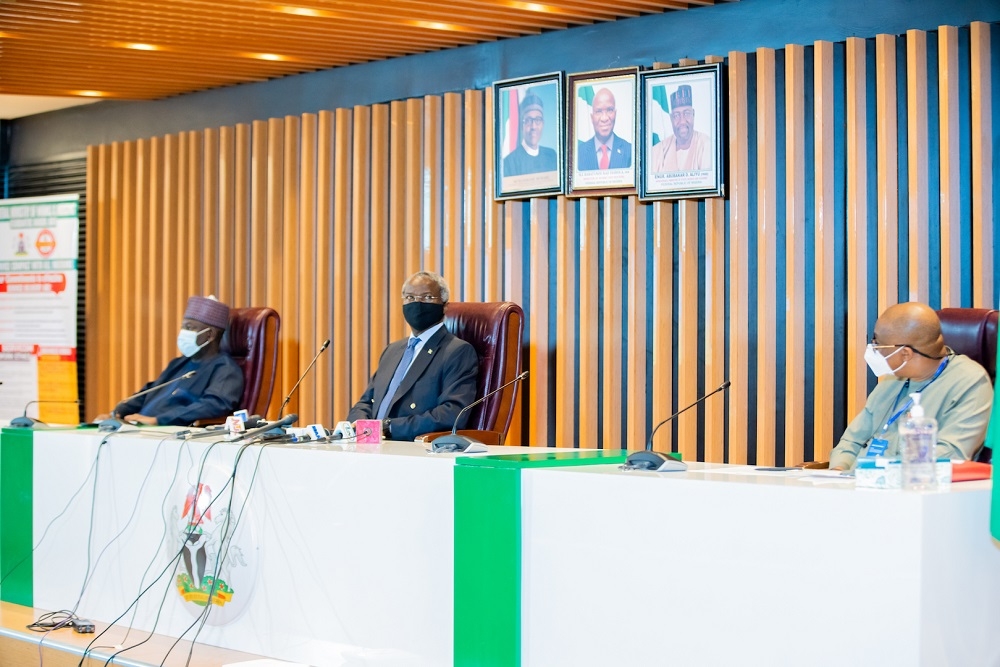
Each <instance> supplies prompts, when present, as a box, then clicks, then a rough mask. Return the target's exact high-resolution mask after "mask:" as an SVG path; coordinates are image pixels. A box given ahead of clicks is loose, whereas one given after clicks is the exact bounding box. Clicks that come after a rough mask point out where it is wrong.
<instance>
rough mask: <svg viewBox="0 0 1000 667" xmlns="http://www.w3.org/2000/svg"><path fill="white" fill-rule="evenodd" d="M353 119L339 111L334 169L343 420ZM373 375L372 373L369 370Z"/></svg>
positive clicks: (336, 366)
mask: <svg viewBox="0 0 1000 667" xmlns="http://www.w3.org/2000/svg"><path fill="white" fill-rule="evenodd" d="M353 127H354V119H353V115H352V112H351V110H350V109H337V116H336V124H335V133H336V134H335V138H334V145H333V149H334V158H333V159H334V166H333V175H334V181H333V299H332V309H333V310H332V312H333V313H334V314H335V317H334V318H333V370H334V375H333V412H334V414H336V415H337V419H343V418H344V416H346V415H347V411H348V409H349V408H350V406H351V405H353V404H354V402H355V401H356V400H357V398H358V397H357V396H354V392H353V391H352V390H351V367H350V363H351V342H352V337H351V331H352V329H353V328H352V327H351V326H350V319H349V318H347V317H342V316H340V314H341V313H349V312H351V311H350V306H351V302H350V287H351V270H350V268H351V267H350V261H351V252H350V251H351V245H350V241H351V239H350V232H351V175H352V163H351V144H352V141H353V139H352V136H353V132H352V130H353ZM368 370H369V371H370V369H368Z"/></svg>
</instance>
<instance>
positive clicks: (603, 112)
mask: <svg viewBox="0 0 1000 667" xmlns="http://www.w3.org/2000/svg"><path fill="white" fill-rule="evenodd" d="M616 113H617V110H616V109H615V96H614V95H613V94H612V93H611V91H610V90H608V89H607V88H601V89H600V90H599V91H597V94H596V95H594V104H593V105H592V106H591V112H590V122H591V123H593V125H594V138H593V139H590V140H589V141H578V142H577V147H576V168H577V169H578V170H579V171H590V170H593V169H622V168H626V167H631V166H632V144H630V143H629V142H627V141H625V140H624V139H622V138H621V137H619V136H618V135H617V134H615V115H616Z"/></svg>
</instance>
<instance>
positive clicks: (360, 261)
mask: <svg viewBox="0 0 1000 667" xmlns="http://www.w3.org/2000/svg"><path fill="white" fill-rule="evenodd" d="M371 121H372V115H371V109H370V108H369V107H363V106H356V107H354V136H353V142H352V143H353V151H352V152H353V155H352V162H351V169H352V170H353V174H352V180H351V193H352V194H351V240H350V246H351V272H350V286H351V289H350V305H349V306H348V308H350V309H352V310H347V311H344V312H353V309H357V314H358V317H355V318H353V319H352V320H351V323H350V326H351V396H355V397H356V396H360V395H361V394H362V392H364V390H365V387H366V386H367V385H368V379H369V377H370V376H371V372H372V370H373V369H374V368H375V367H374V366H373V365H372V360H373V359H375V358H376V357H373V356H372V353H369V349H370V348H369V335H370V333H371V321H370V319H369V318H368V317H365V316H364V315H363V313H364V312H365V310H370V304H371V302H372V301H371V292H370V290H369V281H370V280H371V260H370V256H371V251H372V248H371V229H370V217H371V216H370V214H371V208H370V200H371V163H372V156H371ZM383 303H385V302H384V301H383Z"/></svg>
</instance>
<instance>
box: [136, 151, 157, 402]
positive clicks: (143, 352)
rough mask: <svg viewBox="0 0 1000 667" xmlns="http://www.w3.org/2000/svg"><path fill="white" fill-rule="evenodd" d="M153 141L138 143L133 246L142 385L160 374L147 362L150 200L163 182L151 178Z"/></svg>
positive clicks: (138, 368) (138, 378)
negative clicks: (155, 181)
mask: <svg viewBox="0 0 1000 667" xmlns="http://www.w3.org/2000/svg"><path fill="white" fill-rule="evenodd" d="M150 143H151V142H150V141H148V140H146V139H140V140H139V141H137V142H136V154H135V158H136V165H135V166H136V170H135V171H136V179H135V180H136V197H135V212H134V217H133V220H134V225H135V246H134V247H133V249H132V254H133V255H134V260H133V262H132V267H131V269H132V271H131V273H132V278H131V281H132V283H133V284H135V285H136V289H135V290H133V292H132V307H133V311H134V313H135V314H134V317H133V320H132V322H133V325H132V326H133V328H132V329H131V331H132V332H134V335H133V338H134V339H135V340H136V341H137V345H136V347H135V349H134V350H133V352H132V354H133V356H134V365H133V373H132V378H131V382H130V384H132V385H133V386H135V387H141V386H142V385H143V383H145V382H148V381H149V380H151V379H152V378H154V377H156V376H157V375H158V374H159V373H158V372H157V371H156V370H154V369H151V368H148V367H147V364H146V361H147V359H148V357H149V354H148V349H147V341H148V340H149V338H150V335H149V334H150V329H149V311H150V304H149V292H150V287H149V281H150V278H151V276H150V275H149V259H150V252H151V249H153V248H157V246H156V245H154V244H153V243H152V242H151V239H150V237H149V232H150V224H149V218H148V214H149V202H150V200H151V199H152V190H153V189H154V188H155V189H159V183H154V182H153V181H151V168H152V164H151V162H150V160H151V157H152V156H151V151H150Z"/></svg>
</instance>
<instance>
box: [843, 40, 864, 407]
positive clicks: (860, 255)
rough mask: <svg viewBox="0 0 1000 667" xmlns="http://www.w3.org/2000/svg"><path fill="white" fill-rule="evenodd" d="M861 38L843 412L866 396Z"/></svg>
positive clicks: (854, 104)
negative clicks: (845, 384)
mask: <svg viewBox="0 0 1000 667" xmlns="http://www.w3.org/2000/svg"><path fill="white" fill-rule="evenodd" d="M866 69H867V67H866V62H865V40H863V39H861V38H860V37H851V38H849V39H848V40H847V364H846V365H847V414H849V415H852V416H853V415H856V414H858V412H860V411H861V409H862V408H863V407H864V405H865V400H866V399H867V396H868V367H867V366H866V365H865V363H864V351H865V346H866V345H867V342H868V335H869V334H868V282H869V280H870V277H869V275H868V146H867V143H866V137H867V134H868V132H867V125H868V118H867V111H866V109H867V94H866V90H865V82H866V79H867V77H866V74H865V72H866Z"/></svg>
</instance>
